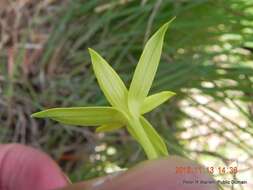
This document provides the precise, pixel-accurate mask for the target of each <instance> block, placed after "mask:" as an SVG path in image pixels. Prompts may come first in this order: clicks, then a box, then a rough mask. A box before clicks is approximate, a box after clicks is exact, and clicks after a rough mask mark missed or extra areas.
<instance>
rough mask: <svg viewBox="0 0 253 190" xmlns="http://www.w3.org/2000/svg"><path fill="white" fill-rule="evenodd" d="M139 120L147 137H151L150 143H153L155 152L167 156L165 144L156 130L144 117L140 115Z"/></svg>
mask: <svg viewBox="0 0 253 190" xmlns="http://www.w3.org/2000/svg"><path fill="white" fill-rule="evenodd" d="M140 120H141V124H142V126H143V128H144V130H145V132H146V133H147V135H148V137H149V139H151V141H152V144H153V145H154V147H155V149H156V151H157V153H158V154H159V155H161V156H167V155H168V150H167V146H166V144H165V142H164V140H163V139H162V137H160V135H159V134H158V133H157V132H156V130H155V129H154V128H153V127H152V125H151V124H150V123H149V122H148V121H147V120H146V119H145V118H144V117H141V119H140Z"/></svg>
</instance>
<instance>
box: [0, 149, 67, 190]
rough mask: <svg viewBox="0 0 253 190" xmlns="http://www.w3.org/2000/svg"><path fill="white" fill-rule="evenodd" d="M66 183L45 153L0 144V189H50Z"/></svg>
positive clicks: (58, 169)
mask: <svg viewBox="0 0 253 190" xmlns="http://www.w3.org/2000/svg"><path fill="white" fill-rule="evenodd" d="M67 184H68V181H67V178H66V177H65V176H64V175H63V173H62V172H61V170H60V168H59V167H58V166H57V165H56V163H55V162H54V161H53V160H52V159H51V158H49V157H48V156H47V155H46V154H44V153H42V152H40V151H38V150H35V149H33V148H30V147H27V146H24V145H19V144H7V145H0V190H7V189H8V190H30V189H36V190H50V189H55V188H60V187H62V186H65V185H67Z"/></svg>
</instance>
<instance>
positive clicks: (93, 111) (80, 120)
mask: <svg viewBox="0 0 253 190" xmlns="http://www.w3.org/2000/svg"><path fill="white" fill-rule="evenodd" d="M32 117H38V118H46V117H47V118H51V119H53V120H56V121H58V122H60V123H64V124H69V125H80V126H98V125H103V124H108V123H119V122H122V121H123V120H124V118H123V116H122V115H121V113H120V112H119V111H118V110H116V109H114V108H112V107H74V108H52V109H48V110H45V111H41V112H37V113H34V114H32Z"/></svg>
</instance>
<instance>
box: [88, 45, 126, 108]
mask: <svg viewBox="0 0 253 190" xmlns="http://www.w3.org/2000/svg"><path fill="white" fill-rule="evenodd" d="M89 53H90V56H91V61H92V65H93V69H94V72H95V75H96V77H97V80H98V83H99V86H100V87H101V89H102V91H103V92H104V95H105V96H106V98H107V100H108V101H109V102H110V103H111V105H112V106H116V107H119V108H121V109H126V107H127V89H126V87H125V85H124V83H123V82H122V80H121V79H120V77H119V76H118V75H117V73H116V72H115V71H114V70H113V68H112V67H111V66H110V65H109V64H108V63H107V62H106V61H105V60H104V59H103V58H102V57H101V56H100V55H99V54H98V53H97V52H96V51H94V50H92V49H89Z"/></svg>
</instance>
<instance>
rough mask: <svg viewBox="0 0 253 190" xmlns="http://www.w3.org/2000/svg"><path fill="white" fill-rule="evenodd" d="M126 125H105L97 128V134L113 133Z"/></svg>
mask: <svg viewBox="0 0 253 190" xmlns="http://www.w3.org/2000/svg"><path fill="white" fill-rule="evenodd" d="M123 126H124V125H122V124H121V123H111V124H105V125H101V126H100V127H98V128H96V132H97V133H100V132H111V131H115V130H117V129H120V128H122V127H123Z"/></svg>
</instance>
